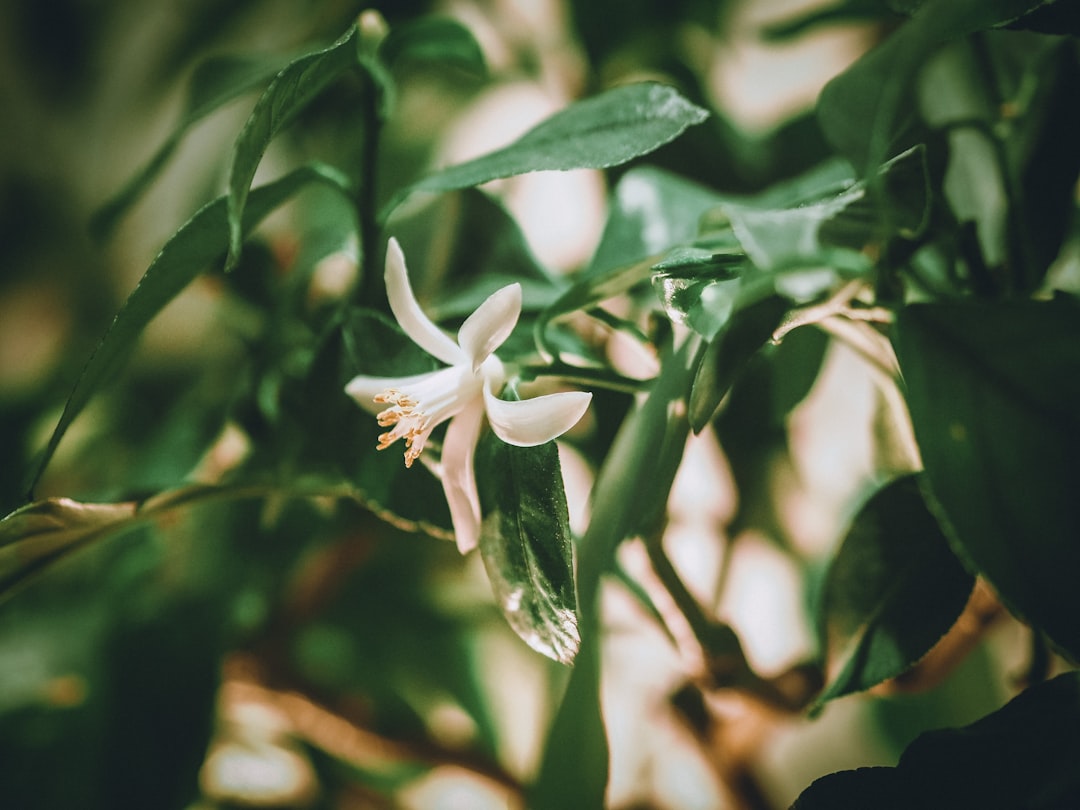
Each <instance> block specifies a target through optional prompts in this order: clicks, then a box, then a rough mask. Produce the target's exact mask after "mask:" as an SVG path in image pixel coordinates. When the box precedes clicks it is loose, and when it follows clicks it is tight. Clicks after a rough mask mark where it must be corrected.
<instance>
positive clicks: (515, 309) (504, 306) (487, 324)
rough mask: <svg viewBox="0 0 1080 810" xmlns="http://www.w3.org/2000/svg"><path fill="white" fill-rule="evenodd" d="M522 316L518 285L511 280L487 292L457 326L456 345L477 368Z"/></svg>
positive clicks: (512, 329) (519, 287)
mask: <svg viewBox="0 0 1080 810" xmlns="http://www.w3.org/2000/svg"><path fill="white" fill-rule="evenodd" d="M520 316H521V285H520V284H517V283H514V284H509V285H507V286H505V287H503V288H502V289H501V290H496V291H495V292H493V293H492V294H491V295H489V296H488V297H487V298H486V299H485V300H484V303H482V304H481V305H480V306H478V307H477V308H476V310H475V311H474V312H473V314H472V315H470V316H469V317H468V318H466V319H465V323H463V324H462V325H461V328H460V329H459V330H458V335H457V337H458V345H460V346H461V349H462V351H464V352H465V356H466V357H467V358H468V359H469V361H470V362H471V363H472V369H473V371H476V370H477V369H478V368H480V366H481V364H482V363H483V362H484V361H485V360H486V359H487V358H488V356H489V355H490V354H491V353H492V352H493V351H495V350H496V349H497V348H499V346H501V345H502V344H503V341H505V340H506V339H507V338H508V337H510V333H511V332H513V331H514V327H515V326H517V322H518V318H519V317H520Z"/></svg>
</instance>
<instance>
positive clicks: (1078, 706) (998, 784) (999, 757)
mask: <svg viewBox="0 0 1080 810" xmlns="http://www.w3.org/2000/svg"><path fill="white" fill-rule="evenodd" d="M1078 760H1080V673H1076V672H1069V673H1066V674H1064V675H1060V676H1058V677H1057V678H1054V679H1053V680H1051V681H1047V682H1046V683H1042V684H1039V685H1038V686H1033V687H1031V688H1030V689H1028V690H1027V691H1025V692H1023V693H1022V694H1021V695H1019V696H1018V697H1016V698H1013V700H1011V701H1010V702H1009V703H1008V704H1006V705H1005V706H1004V707H1003V708H1001V709H999V710H998V711H996V712H994V713H993V714H991V715H988V716H987V717H984V718H983V719H982V720H979V721H977V722H975V723H972V724H971V725H970V726H967V727H966V728H962V729H944V730H941V731H930V732H927V733H925V734H922V735H921V736H919V737H918V738H917V739H916V740H915V742H913V743H912V744H911V745H910V746H908V748H907V750H906V751H904V754H903V755H902V756H901V757H900V762H899V763H898V764H897V766H896V767H895V768H863V769H860V770H856V771H840V772H839V773H834V774H830V775H828V776H825V777H823V778H821V779H819V780H817V781H816V782H814V783H813V784H812V785H810V787H808V788H807V789H806V790H804V791H803V792H802V795H800V796H799V798H798V799H797V800H796V802H795V804H794V805H793V806H792V810H834V808H838V807H873V808H883V809H884V810H894V809H895V810H906V809H907V808H911V807H942V808H945V807H1001V808H1013V807H1023V808H1029V810H1058V809H1059V808H1060V809H1061V810H1064V808H1067V807H1075V806H1077V804H1078V803H1080V771H1077V769H1076V762H1077V761H1078Z"/></svg>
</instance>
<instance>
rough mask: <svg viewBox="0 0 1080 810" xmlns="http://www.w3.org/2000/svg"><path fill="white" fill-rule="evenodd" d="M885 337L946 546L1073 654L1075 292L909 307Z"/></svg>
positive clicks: (1078, 422) (1079, 456) (1078, 469)
mask: <svg viewBox="0 0 1080 810" xmlns="http://www.w3.org/2000/svg"><path fill="white" fill-rule="evenodd" d="M895 345H896V350H897V355H898V357H899V360H900V369H901V372H902V373H903V375H904V380H905V382H906V384H907V401H908V407H909V409H910V411H911V418H912V423H913V426H914V428H915V438H916V440H917V441H918V444H919V448H920V450H921V452H922V456H923V462H924V464H925V467H926V475H927V479H928V482H929V485H930V491H931V493H932V495H933V496H934V498H935V499H936V501H937V502H938V503H939V504H940V515H939V517H941V518H942V519H943V522H944V525H945V526H946V528H950V527H951V529H952V535H953V536H951V537H950V540H952V541H953V542H954V545H955V548H956V550H957V552H958V553H959V554H960V555H961V556H962V557H963V558H965V559H967V560H968V561H969V562H970V564H971V567H973V568H974V569H976V570H977V571H979V572H980V573H981V574H983V575H985V576H986V578H987V579H988V580H989V581H990V583H991V584H992V585H993V586H994V588H995V589H996V590H997V592H998V593H999V594H1000V596H1001V597H1002V598H1003V599H1004V600H1005V601H1006V602H1007V603H1008V604H1009V605H1010V606H1011V607H1012V608H1013V609H1014V610H1015V611H1016V612H1017V613H1018V614H1019V615H1021V616H1022V617H1024V618H1026V619H1027V620H1028V621H1030V622H1032V623H1034V624H1035V625H1036V626H1037V627H1039V628H1041V629H1042V630H1044V631H1045V632H1046V633H1047V635H1048V636H1049V637H1050V638H1051V639H1052V640H1053V641H1054V642H1056V643H1057V644H1058V645H1060V646H1061V647H1062V648H1063V649H1064V650H1066V651H1067V652H1068V653H1069V654H1071V655H1072V656H1074V657H1077V658H1080V624H1077V622H1076V621H1075V599H1074V596H1075V588H1076V583H1075V574H1076V571H1078V570H1080V544H1078V543H1077V538H1078V537H1080V500H1077V498H1076V497H1075V492H1074V491H1073V489H1074V484H1075V482H1076V481H1080V304H1078V303H1077V301H1076V299H1074V298H1071V297H1069V296H1064V295H1061V296H1059V297H1058V298H1055V299H1054V300H1053V301H1010V302H1001V303H997V304H993V305H977V304H968V303H942V304H921V305H912V306H909V307H906V308H904V309H903V310H901V312H900V314H899V317H898V319H897V324H896V336H895Z"/></svg>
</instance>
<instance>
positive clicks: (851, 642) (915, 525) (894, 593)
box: [815, 476, 975, 708]
mask: <svg viewBox="0 0 1080 810" xmlns="http://www.w3.org/2000/svg"><path fill="white" fill-rule="evenodd" d="M974 585H975V580H974V577H972V576H971V574H969V573H967V572H966V571H965V570H964V568H963V566H962V565H961V564H960V561H959V560H957V559H956V557H955V556H954V555H953V553H952V551H951V550H950V549H949V543H948V541H947V540H946V539H945V536H944V534H943V533H942V531H941V528H940V527H939V526H938V524H937V521H936V520H935V519H934V516H933V515H932V514H931V513H930V510H929V509H928V508H927V506H926V504H925V502H924V501H923V497H922V495H921V494H920V492H919V486H918V483H917V480H916V478H915V477H914V476H908V477H904V478H900V479H898V480H896V481H894V482H892V483H891V484H888V485H887V486H885V487H884V488H882V489H880V490H878V492H877V493H875V494H874V496H873V497H872V498H870V500H869V501H867V503H866V504H865V505H864V506H863V508H862V509H861V510H860V511H859V514H858V515H856V517H855V521H854V523H853V524H852V526H851V528H850V529H849V530H848V533H847V536H846V537H845V538H844V542H843V545H842V546H841V547H840V550H839V552H837V554H836V556H835V557H834V558H833V561H832V565H831V566H830V568H829V573H828V576H827V578H826V581H825V589H824V595H823V597H822V602H821V617H820V619H821V631H822V634H823V636H824V639H825V654H826V670H827V673H828V675H829V682H828V685H827V686H826V687H825V690H824V692H822V694H821V695H820V696H819V697H818V699H817V701H816V704H815V708H820V707H821V705H822V704H823V703H825V701H828V700H832V699H833V698H837V697H841V696H843V695H847V694H851V693H852V692H859V691H864V690H866V689H870V688H871V687H873V686H876V685H877V684H879V683H881V682H882V681H885V680H888V679H889V678H894V677H896V676H897V675H900V674H902V673H904V672H906V671H907V670H908V669H909V668H910V667H911V666H912V665H913V664H915V663H917V662H918V661H919V660H920V659H921V658H922V657H923V656H924V655H926V653H928V652H929V651H930V648H931V647H933V646H934V644H936V643H937V642H938V641H939V640H940V639H941V637H942V636H944V635H945V633H946V632H948V630H949V628H950V627H952V626H953V624H954V623H955V622H956V620H957V618H959V616H960V614H961V613H962V612H963V610H964V606H965V605H966V604H967V600H968V597H969V596H970V595H971V589H972V588H973V587H974Z"/></svg>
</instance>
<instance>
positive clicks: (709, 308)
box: [652, 248, 747, 340]
mask: <svg viewBox="0 0 1080 810" xmlns="http://www.w3.org/2000/svg"><path fill="white" fill-rule="evenodd" d="M652 269H653V276H652V285H653V290H654V291H655V292H656V296H657V298H659V299H660V305H661V306H662V307H663V308H664V312H666V313H667V316H668V317H669V318H671V320H673V321H674V322H675V323H680V324H683V325H685V326H689V327H690V328H691V329H693V330H694V331H695V332H697V333H698V334H699V335H701V336H702V337H704V338H705V339H706V340H712V339H713V338H714V337H715V336H716V333H717V332H719V331H720V330H721V329H723V328H724V326H726V325H727V322H728V321H729V320H730V319H731V316H732V315H733V314H734V313H735V310H736V307H737V305H738V298H739V290H740V289H741V288H742V280H741V278H740V276H741V275H742V274H743V273H744V272H745V271H746V269H747V261H746V258H745V257H744V256H742V255H740V254H729V253H713V252H712V251H710V250H703V249H700V248H679V249H676V250H675V251H672V252H671V253H669V254H668V255H667V256H665V257H664V259H663V260H662V261H660V262H659V263H658V264H655V265H653V268H652Z"/></svg>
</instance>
